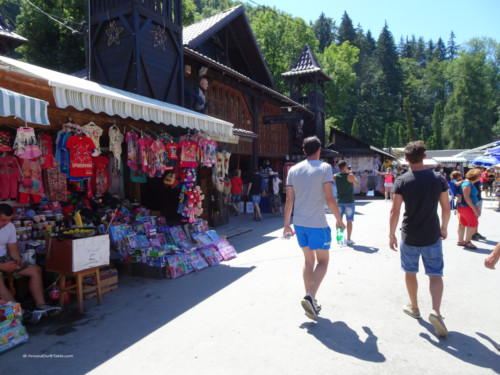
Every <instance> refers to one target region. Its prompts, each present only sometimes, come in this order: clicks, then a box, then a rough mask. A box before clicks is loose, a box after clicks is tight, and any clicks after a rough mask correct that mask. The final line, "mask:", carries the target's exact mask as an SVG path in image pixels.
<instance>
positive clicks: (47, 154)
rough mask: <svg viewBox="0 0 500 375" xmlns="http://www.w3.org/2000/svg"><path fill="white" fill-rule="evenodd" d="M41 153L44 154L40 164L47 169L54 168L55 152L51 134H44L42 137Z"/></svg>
mask: <svg viewBox="0 0 500 375" xmlns="http://www.w3.org/2000/svg"><path fill="white" fill-rule="evenodd" d="M40 151H41V152H42V156H41V157H40V163H42V165H43V166H44V167H45V168H52V167H53V166H54V151H53V148H52V137H51V136H50V134H42V135H41V136H40Z"/></svg>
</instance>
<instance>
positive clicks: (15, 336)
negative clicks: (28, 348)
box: [0, 320, 28, 353]
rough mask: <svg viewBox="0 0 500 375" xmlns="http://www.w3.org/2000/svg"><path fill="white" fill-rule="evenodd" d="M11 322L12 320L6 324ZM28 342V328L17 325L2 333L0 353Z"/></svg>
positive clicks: (0, 336) (0, 335)
mask: <svg viewBox="0 0 500 375" xmlns="http://www.w3.org/2000/svg"><path fill="white" fill-rule="evenodd" d="M10 321H11V320H7V321H5V322H6V323H7V322H10ZM26 341H28V334H27V333H26V328H24V326H22V325H16V326H15V327H13V328H11V329H9V330H7V331H4V332H2V333H0V353H1V352H3V351H5V350H7V349H10V348H12V347H14V346H16V345H19V344H21V343H23V342H26Z"/></svg>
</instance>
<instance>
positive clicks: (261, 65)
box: [182, 5, 274, 88]
mask: <svg viewBox="0 0 500 375" xmlns="http://www.w3.org/2000/svg"><path fill="white" fill-rule="evenodd" d="M224 28H228V29H229V30H230V32H229V33H228V35H229V37H228V40H231V41H233V40H234V42H232V43H229V42H228V41H227V40H226V43H228V46H229V48H228V49H227V51H228V52H227V53H228V55H229V56H230V58H229V59H228V61H231V65H230V66H229V67H230V68H231V69H234V70H236V71H239V72H242V73H243V72H244V73H245V75H247V76H248V77H250V78H251V79H253V80H255V81H257V82H259V83H261V84H263V85H265V86H267V87H270V88H274V83H273V79H272V77H271V73H270V72H269V69H268V68H267V65H266V63H265V61H264V57H263V56H262V53H261V52H260V48H259V46H258V44H257V40H256V39H255V35H254V34H253V31H252V28H251V26H250V22H249V21H248V18H247V16H246V14H245V8H244V6H243V5H238V6H235V7H233V8H230V9H227V10H225V11H223V12H221V13H218V14H216V15H214V16H212V17H209V18H206V19H204V20H201V21H199V22H196V23H194V24H192V25H189V26H187V27H185V28H184V29H183V31H182V33H183V36H182V39H183V45H184V47H185V48H189V49H191V50H194V51H196V52H198V53H201V54H203V55H205V56H206V57H208V58H211V59H216V57H215V56H208V55H207V53H208V51H209V49H206V45H207V44H208V43H210V42H211V40H212V37H214V36H216V35H217V34H218V33H219V32H220V31H221V30H223V29H224ZM221 39H224V38H221ZM218 62H219V63H225V64H226V65H229V63H228V62H223V61H218ZM245 70H247V71H246V72H245Z"/></svg>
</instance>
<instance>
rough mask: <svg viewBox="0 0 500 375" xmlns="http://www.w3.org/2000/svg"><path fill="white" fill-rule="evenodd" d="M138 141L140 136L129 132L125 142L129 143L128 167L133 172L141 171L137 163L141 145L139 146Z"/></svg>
mask: <svg viewBox="0 0 500 375" xmlns="http://www.w3.org/2000/svg"><path fill="white" fill-rule="evenodd" d="M138 139H139V136H138V135H137V134H136V133H133V132H128V133H127V136H126V137H125V141H126V142H127V165H128V166H129V168H130V169H132V170H133V171H136V170H138V169H139V165H138V163H137V161H138V160H139V157H138V154H137V153H138V147H139V145H138V144H137V141H138Z"/></svg>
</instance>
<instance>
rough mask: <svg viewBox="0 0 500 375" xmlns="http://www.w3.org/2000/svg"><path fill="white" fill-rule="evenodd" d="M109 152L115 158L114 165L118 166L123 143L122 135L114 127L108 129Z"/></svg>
mask: <svg viewBox="0 0 500 375" xmlns="http://www.w3.org/2000/svg"><path fill="white" fill-rule="evenodd" d="M108 134H109V151H111V152H112V153H113V156H114V157H115V163H118V166H120V163H121V160H122V142H123V138H124V137H123V134H122V132H121V131H120V129H118V127H117V126H116V125H113V126H112V127H111V128H110V129H109V132H108Z"/></svg>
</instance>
